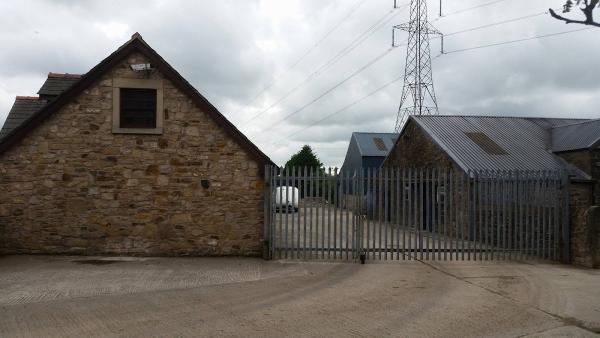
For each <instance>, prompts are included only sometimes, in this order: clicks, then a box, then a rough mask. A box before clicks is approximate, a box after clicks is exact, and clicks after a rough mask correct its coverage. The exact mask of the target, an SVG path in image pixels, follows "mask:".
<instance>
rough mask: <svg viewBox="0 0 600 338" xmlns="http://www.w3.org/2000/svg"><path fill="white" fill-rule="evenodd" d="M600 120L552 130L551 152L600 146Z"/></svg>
mask: <svg viewBox="0 0 600 338" xmlns="http://www.w3.org/2000/svg"><path fill="white" fill-rule="evenodd" d="M599 134H600V120H592V121H586V122H581V123H575V124H569V125H565V126H560V127H555V128H553V129H552V151H554V152H562V151H572V150H579V149H588V148H593V147H595V146H598V145H600V136H599Z"/></svg>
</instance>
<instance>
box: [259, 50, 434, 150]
mask: <svg viewBox="0 0 600 338" xmlns="http://www.w3.org/2000/svg"><path fill="white" fill-rule="evenodd" d="M440 56H442V54H438V55H436V56H435V57H433V58H431V61H432V62H433V61H435V59H437V58H439V57H440ZM403 78H404V74H402V75H400V76H398V77H396V78H394V79H393V80H391V81H389V82H387V83H385V84H384V85H382V86H381V87H379V88H377V89H375V90H374V91H372V92H370V93H368V94H367V95H365V96H363V97H361V98H359V99H358V100H355V101H353V102H352V103H350V104H348V105H346V106H344V107H342V108H340V109H338V110H336V111H335V112H333V113H331V114H328V115H326V116H324V117H323V118H321V119H319V120H317V121H314V122H313V123H311V124H309V125H308V126H306V127H304V128H302V129H300V130H297V131H295V132H294V133H292V134H290V135H288V136H287V137H286V138H281V139H279V140H277V141H274V142H272V143H271V144H275V143H277V142H279V141H281V140H284V139H289V138H292V137H294V136H296V135H298V134H300V133H301V132H303V131H305V130H307V129H310V128H312V127H314V126H316V125H318V124H319V123H321V122H323V121H325V120H327V119H329V118H331V117H333V116H335V115H337V114H339V113H342V112H344V111H346V110H348V109H350V108H352V107H354V106H356V105H357V104H359V103H361V102H363V101H364V100H366V99H368V98H370V97H371V96H373V95H375V94H377V93H379V92H380V91H382V90H384V89H385V88H387V87H389V86H391V85H392V84H394V83H396V82H398V81H400V80H402V79H403Z"/></svg>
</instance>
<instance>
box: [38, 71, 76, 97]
mask: <svg viewBox="0 0 600 338" xmlns="http://www.w3.org/2000/svg"><path fill="white" fill-rule="evenodd" d="M79 79H81V75H78V74H58V73H49V74H48V78H47V79H46V82H44V84H43V85H42V88H40V90H39V91H38V94H39V95H42V96H58V95H60V94H62V92H64V91H65V90H67V89H69V87H71V86H72V85H73V84H74V83H75V82H77V81H79Z"/></svg>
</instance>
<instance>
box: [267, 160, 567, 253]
mask: <svg viewBox="0 0 600 338" xmlns="http://www.w3.org/2000/svg"><path fill="white" fill-rule="evenodd" d="M265 173H266V174H265V175H266V177H265V179H266V186H267V189H266V192H265V229H264V237H265V241H266V242H267V245H266V248H267V250H266V251H267V252H266V253H265V256H266V258H269V259H304V260H314V259H324V260H339V259H342V260H354V261H359V260H360V261H363V262H364V261H365V260H416V259H418V260H507V259H519V260H522V259H534V258H536V259H550V260H561V261H568V259H569V257H568V254H569V246H568V242H569V228H568V213H567V212H568V176H567V175H566V173H563V172H554V171H553V172H546V171H543V172H540V171H535V172H533V171H532V172H529V171H528V172H523V171H477V172H468V173H464V172H462V171H455V170H450V169H436V168H381V169H371V168H369V169H364V170H363V169H361V170H356V171H353V172H338V171H337V169H333V170H332V169H324V168H277V167H267V168H266V171H265Z"/></svg>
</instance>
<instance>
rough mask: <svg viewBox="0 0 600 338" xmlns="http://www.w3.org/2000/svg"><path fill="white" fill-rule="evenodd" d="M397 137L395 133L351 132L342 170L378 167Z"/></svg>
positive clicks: (349, 170)
mask: <svg viewBox="0 0 600 338" xmlns="http://www.w3.org/2000/svg"><path fill="white" fill-rule="evenodd" d="M397 138H398V134H396V133H358V132H355V133H352V138H351V139H350V145H349V146H348V151H347V153H346V159H345V160H344V165H343V166H342V172H353V171H354V170H358V169H360V168H363V169H367V168H379V167H380V166H381V164H382V163H383V161H384V160H385V158H386V157H387V155H388V154H389V152H390V151H391V150H392V148H393V147H394V143H395V142H396V139H397Z"/></svg>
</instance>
